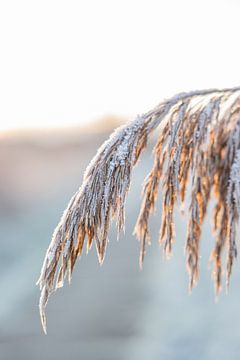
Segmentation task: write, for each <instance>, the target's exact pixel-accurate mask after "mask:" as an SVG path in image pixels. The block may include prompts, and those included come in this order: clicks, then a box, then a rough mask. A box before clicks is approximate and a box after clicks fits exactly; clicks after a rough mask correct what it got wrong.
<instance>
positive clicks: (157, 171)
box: [38, 88, 240, 331]
mask: <svg viewBox="0 0 240 360" xmlns="http://www.w3.org/2000/svg"><path fill="white" fill-rule="evenodd" d="M159 125H161V126H160V128H159V137H158V141H157V144H156V146H155V149H154V157H155V158H154V164H153V168H152V170H151V172H150V174H149V175H148V176H147V178H146V180H145V184H144V188H143V201H142V206H141V210H140V214H139V217H138V219H137V223H136V227H135V234H136V236H137V237H138V239H139V240H140V243H141V247H140V267H142V263H143V260H144V255H145V248H146V243H148V242H149V241H150V234H149V227H148V221H149V216H150V214H151V213H153V211H154V208H155V202H156V199H157V195H158V190H159V186H160V181H161V180H162V197H163V215H162V223H161V227H160V237H159V241H160V243H161V244H162V245H163V247H164V250H165V252H166V254H167V255H170V254H171V251H172V245H173V242H174V218H173V217H174V207H175V205H176V204H178V205H179V204H180V203H183V202H184V200H185V194H186V189H187V186H188V188H189V190H190V206H189V216H188V218H189V219H188V228H187V239H186V261H187V268H188V272H189V277H190V288H192V287H193V286H194V285H195V284H196V282H197V280H198V277H199V242H200V237H201V228H202V224H203V220H204V217H205V215H206V211H207V206H208V203H209V201H210V199H211V198H212V199H213V200H214V201H215V203H214V204H215V207H214V213H213V222H214V233H215V238H216V241H215V245H214V249H213V251H212V256H211V259H212V261H213V264H214V269H213V276H214V281H215V287H216V292H218V291H219V290H220V287H221V278H222V272H223V270H222V255H223V251H224V249H226V250H227V264H226V279H227V284H228V282H229V278H230V275H231V271H232V265H233V261H234V259H235V258H236V256H237V244H236V226H237V223H238V220H239V216H240V88H233V89H223V90H218V89H212V90H206V91H194V92H190V93H181V94H178V95H177V96H174V97H172V98H170V99H168V100H165V101H162V102H161V103H160V104H159V105H158V106H157V107H156V108H155V109H153V110H152V111H150V112H148V113H146V114H144V115H142V116H138V117H137V118H136V120H134V121H133V122H131V123H129V124H128V125H126V126H124V127H121V128H119V129H117V130H116V131H115V132H114V133H113V134H112V135H111V136H110V138H109V140H107V141H106V142H105V143H104V144H103V145H102V146H101V147H100V149H99V150H98V152H97V154H96V156H95V157H94V158H93V160H92V161H91V163H90V164H89V166H88V168H87V170H86V172H85V175H84V180H83V184H82V186H81V187H80V189H79V190H78V191H77V192H76V194H75V195H74V196H73V197H72V199H71V201H70V203H69V205H68V207H67V209H66V210H65V212H64V214H63V216H62V218H61V220H60V222H59V224H58V226H57V228H56V229H55V231H54V234H53V238H52V241H51V243H50V246H49V248H48V250H47V253H46V256H45V260H44V263H43V267H42V271H41V275H40V278H39V280H38V284H39V286H40V289H41V297H40V304H39V306H40V315H41V320H42V324H43V328H44V331H46V317H45V307H46V304H47V301H48V298H49V296H50V294H51V293H52V292H53V291H54V290H55V289H57V288H59V287H61V286H63V283H64V279H65V276H66V274H68V278H69V281H70V279H71V275H72V271H73V268H74V264H75V262H76V259H77V258H78V257H80V256H81V254H82V250H83V246H84V243H86V249H87V252H88V251H89V250H90V248H91V246H92V244H93V243H94V244H95V246H96V250H97V254H98V259H99V262H100V264H101V263H102V262H103V260H104V256H105V252H106V247H107V243H108V231H109V225H110V221H111V219H112V218H114V219H116V222H117V231H118V233H119V232H120V231H121V230H124V222H125V219H124V206H125V200H126V195H127V193H128V190H129V186H130V182H131V175H132V168H133V167H134V165H135V164H136V163H137V160H138V158H139V156H140V154H141V152H142V150H143V149H144V148H145V146H146V145H147V140H148V138H149V135H150V133H152V131H153V130H155V129H156V128H157V127H158V126H159ZM188 181H189V184H188Z"/></svg>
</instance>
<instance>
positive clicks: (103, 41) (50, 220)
mask: <svg viewBox="0 0 240 360" xmlns="http://www.w3.org/2000/svg"><path fill="white" fill-rule="evenodd" d="M239 11H240V3H239V1H236V0H212V1H207V0H202V1H194V2H193V1H190V0H181V1H177V0H169V1H167V2H166V1H159V0H148V1H145V0H143V1H139V0H138V1H136V0H130V1H129V0H122V1H121V2H120V1H113V0H111V1H110V0H102V1H97V0H89V1H78V0H68V1H64V0H42V1H41V2H39V1H35V0H23V1H17V0H8V1H1V2H0V51H1V56H0V245H1V246H0V291H1V296H0V360H15V359H17V360H28V359H29V360H30V359H36V360H40V359H45V360H50V359H51V360H52V359H59V360H65V359H70V360H71V359H72V360H75V359H83V360H135V359H138V360H144V359H150V360H159V359H164V360H168V359H170V360H175V359H176V360H188V359H207V360H210V359H215V358H217V359H220V360H225V359H233V360H234V359H239V351H240V345H239V337H240V321H239V320H240V319H239V318H240V315H239V299H240V282H239V276H240V274H239V261H238V262H237V264H236V266H235V268H234V274H233V277H232V281H231V287H230V293H229V294H228V295H227V296H226V294H225V291H222V294H221V296H220V298H219V301H218V302H217V303H216V302H215V296H214V289H213V284H212V281H211V268H210V267H209V263H208V260H209V255H210V251H211V248H212V244H213V241H214V240H213V238H212V235H211V222H210V221H209V220H210V219H209V216H208V217H207V221H206V224H205V227H204V231H203V235H202V242H201V254H202V258H201V277H200V281H199V284H198V286H197V288H196V289H194V291H193V293H192V294H191V296H189V294H188V276H187V273H186V269H185V259H184V251H183V250H184V243H185V235H186V219H185V218H182V217H180V215H179V214H178V213H176V244H175V247H174V254H173V258H172V259H171V261H166V260H164V258H163V256H162V252H161V249H160V248H159V245H158V231H159V226H160V221H161V198H159V200H158V206H157V213H156V216H155V217H153V219H152V221H151V234H152V245H151V246H150V247H148V249H147V256H146V259H145V264H144V269H143V271H142V272H140V271H139V267H138V255H139V243H138V242H137V241H136V239H135V238H134V237H133V236H132V231H133V228H134V224H135V222H136V219H137V215H138V211H139V206H140V203H141V185H142V182H143V180H144V178H145V176H146V175H147V173H148V170H149V169H150V168H151V165H152V162H153V159H152V156H151V149H152V147H153V143H152V142H153V139H152V140H151V141H150V144H149V147H148V149H147V150H146V151H145V152H144V153H143V155H142V157H141V160H140V162H139V164H138V166H137V167H136V169H135V170H134V173H133V179H132V187H131V190H130V193H129V197H128V200H127V208H126V234H125V235H121V237H120V241H119V242H117V241H116V231H115V227H114V224H113V227H112V230H111V233H110V243H109V246H108V249H107V254H106V258H105V262H104V264H103V266H102V267H100V266H99V265H98V261H97V256H96V252H95V249H94V248H93V249H92V250H91V252H90V253H89V255H88V256H86V255H85V254H83V256H82V258H81V259H80V261H78V263H77V265H76V268H75V272H74V274H73V280H72V284H71V286H69V285H67V284H66V286H65V287H64V288H62V289H60V290H59V291H58V292H57V294H56V295H53V296H52V297H51V299H50V301H49V303H48V307H47V319H48V335H47V336H45V335H44V334H43V331H42V329H41V325H40V319H39V313H38V300H39V289H38V288H37V287H36V286H35V283H36V281H37V279H38V277H39V273H40V269H41V265H42V262H43V259H44V255H45V251H46V249H47V247H48V244H49V241H50V239H51V235H52V232H53V230H54V228H55V226H56V225H57V223H58V221H59V219H60V216H61V215H62V212H63V210H64V208H65V207H66V205H67V203H68V201H69V199H70V197H71V196H72V194H73V193H74V192H75V191H76V190H77V189H78V187H79V186H80V184H81V181H82V178H83V173H84V170H85V168H86V166H87V164H88V163H89V161H90V160H91V158H92V157H93V156H94V154H95V153H96V150H97V148H98V146H100V145H101V143H102V142H103V141H104V140H106V138H107V137H108V136H109V134H110V133H111V132H112V130H113V129H114V128H115V127H117V126H119V125H121V124H123V123H125V122H126V121H128V120H129V119H132V118H133V117H135V116H136V115H137V114H138V113H140V114H141V113H143V112H145V111H148V110H150V109H151V108H152V107H153V106H155V105H157V104H158V102H159V101H160V100H162V99H163V98H166V97H168V96H172V95H174V94H175V93H176V92H178V91H180V92H182V91H188V90H194V89H201V88H214V87H232V86H237V85H238V86H239V76H238V73H239V60H240V56H239V55H240V53H239V46H237V45H238V43H239V36H238V35H239ZM187 207H188V204H186V208H187Z"/></svg>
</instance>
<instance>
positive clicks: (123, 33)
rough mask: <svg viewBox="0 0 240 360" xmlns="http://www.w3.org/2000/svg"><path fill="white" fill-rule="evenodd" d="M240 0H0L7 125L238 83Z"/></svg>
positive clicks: (79, 118)
mask: <svg viewBox="0 0 240 360" xmlns="http://www.w3.org/2000/svg"><path fill="white" fill-rule="evenodd" d="M239 16H240V0H239V1H238V0H225V1H224V0H216V1H215V0H208V1H205V0H201V1H200V0H199V1H193V0H191V1H190V0H167V1H166V0H165V1H160V0H156V1H153V0H146V1H145V0H144V1H141V0H138V1H135V0H133V1H131V0H127V1H126V0H121V1H114V0H85V1H81V0H78V1H72V0H66V1H61V0H56V1H55V0H46V1H45V0H41V1H39V0H38V1H35V0H29V1H27V0H21V1H19V0H15V1H13V0H2V1H1V2H0V51H1V53H0V99H1V100H0V129H3V128H22V127H45V126H67V125H77V124H80V123H82V122H90V121H92V120H96V119H98V118H102V117H103V116H104V115H109V114H115V115H123V116H128V117H134V116H135V115H137V114H141V113H143V112H145V111H148V110H150V109H151V108H152V107H153V106H155V105H157V104H158V102H159V101H160V100H162V99H163V98H165V97H168V96H171V95H174V94H175V93H176V92H179V91H180V92H182V91H187V90H195V89H202V88H209V87H210V88H212V87H231V86H237V85H238V86H239V85H240V50H239V48H240V47H239V35H240V30H239V29H240V24H239Z"/></svg>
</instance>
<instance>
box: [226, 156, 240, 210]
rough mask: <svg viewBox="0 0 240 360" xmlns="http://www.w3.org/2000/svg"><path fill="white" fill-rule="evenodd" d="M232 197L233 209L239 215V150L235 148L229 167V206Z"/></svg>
mask: <svg viewBox="0 0 240 360" xmlns="http://www.w3.org/2000/svg"><path fill="white" fill-rule="evenodd" d="M232 199H233V201H234V205H235V209H236V211H237V213H238V216H240V150H237V152H236V156H235V158H234V162H233V165H232V168H231V174H230V182H229V187H228V204H229V207H231V206H232V205H233V204H232Z"/></svg>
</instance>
